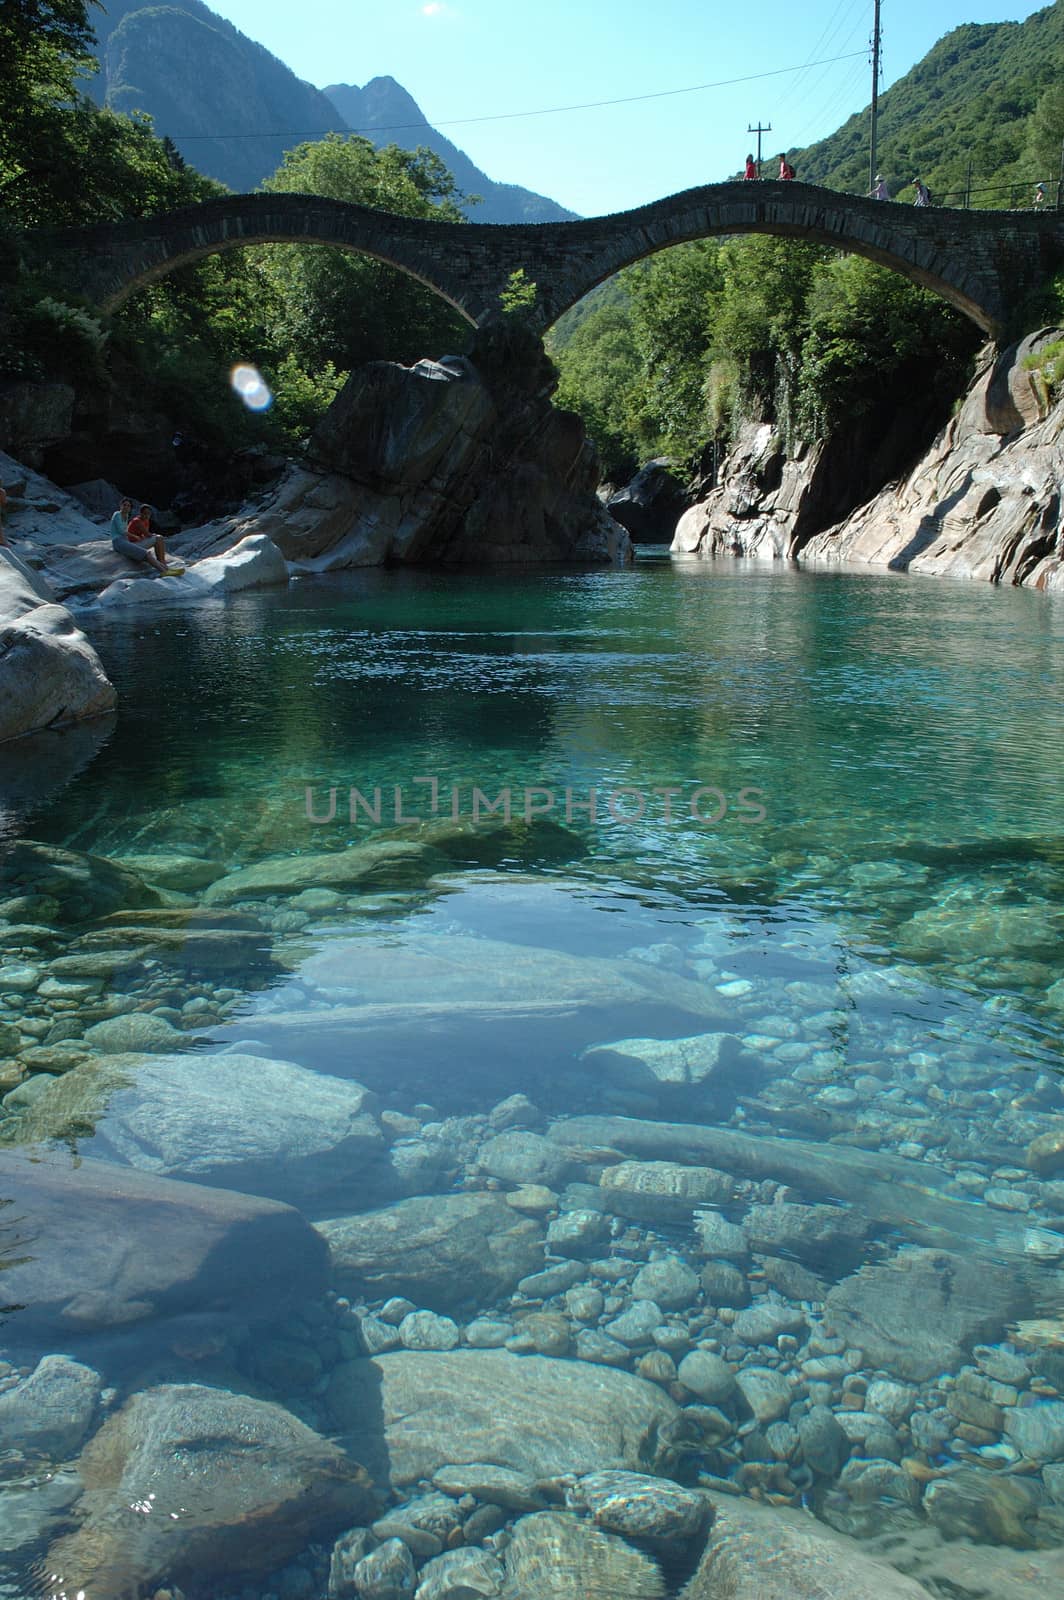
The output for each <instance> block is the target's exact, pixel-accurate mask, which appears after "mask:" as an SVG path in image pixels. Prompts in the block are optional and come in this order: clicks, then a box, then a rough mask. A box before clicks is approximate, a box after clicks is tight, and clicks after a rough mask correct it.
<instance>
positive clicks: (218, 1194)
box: [0, 1149, 327, 1348]
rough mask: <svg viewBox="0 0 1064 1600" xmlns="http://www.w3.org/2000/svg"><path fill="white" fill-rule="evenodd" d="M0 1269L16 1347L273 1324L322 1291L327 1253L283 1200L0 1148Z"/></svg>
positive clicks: (56, 1154)
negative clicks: (169, 1329)
mask: <svg viewBox="0 0 1064 1600" xmlns="http://www.w3.org/2000/svg"><path fill="white" fill-rule="evenodd" d="M0 1265H2V1267H3V1273H2V1277H0V1284H2V1289H0V1299H2V1300H3V1303H4V1305H5V1306H6V1307H9V1308H10V1309H9V1311H8V1313H7V1324H6V1327H5V1329H4V1333H5V1338H6V1339H7V1340H8V1342H21V1341H22V1339H23V1338H27V1339H37V1338H42V1339H43V1338H45V1337H47V1338H48V1339H49V1340H51V1339H54V1338H66V1337H69V1336H71V1335H74V1334H78V1333H96V1332H101V1331H104V1330H112V1331H124V1330H126V1329H128V1328H130V1327H132V1326H133V1325H134V1324H136V1323H145V1324H148V1323H153V1324H154V1323H155V1322H156V1321H157V1320H158V1319H168V1320H169V1321H170V1322H171V1323H172V1325H173V1327H174V1329H175V1336H177V1335H178V1333H179V1331H180V1329H181V1328H182V1327H183V1326H185V1325H186V1324H187V1325H191V1321H190V1319H191V1320H195V1319H202V1318H204V1317H206V1318H208V1319H213V1318H220V1319H223V1320H227V1321H231V1322H239V1323H243V1322H254V1321H256V1320H259V1319H267V1318H274V1317H276V1316H280V1315H283V1314H284V1311H285V1309H286V1308H287V1307H288V1306H290V1305H292V1304H298V1303H300V1302H302V1301H305V1300H308V1299H313V1298H314V1297H316V1296H317V1295H320V1294H321V1293H322V1292H323V1290H324V1288H325V1284H326V1273H327V1254H326V1251H325V1248H324V1246H323V1244H322V1242H321V1240H320V1239H319V1238H318V1236H317V1234H316V1233H315V1232H314V1230H313V1228H312V1227H311V1226H310V1224H309V1223H308V1222H307V1221H306V1220H305V1219H304V1218H303V1217H302V1216H300V1214H299V1212H297V1211H293V1210H291V1209H290V1208H289V1207H288V1206H284V1205H278V1204H276V1203H275V1202H273V1201H270V1200H262V1199H256V1198H253V1197H252V1196H250V1195H243V1194H234V1193H232V1192H231V1191H226V1190H221V1189H210V1188H205V1187H202V1186H201V1185H199V1184H195V1183H177V1182H172V1181H170V1180H169V1179H167V1178H163V1177H158V1176H156V1175H155V1174H153V1173H147V1172H137V1171H134V1170H133V1169H132V1168H129V1167H116V1166H112V1165H110V1164H108V1163H105V1162H100V1161H94V1160H85V1159H84V1158H83V1157H80V1156H78V1157H73V1156H71V1155H70V1154H69V1152H67V1151H65V1150H61V1151H51V1152H49V1151H44V1150H40V1149H26V1150H23V1149H18V1150H0ZM154 1337H155V1340H156V1343H158V1340H159V1337H160V1335H159V1334H158V1333H156V1334H155V1335H154ZM53 1348H54V1346H53Z"/></svg>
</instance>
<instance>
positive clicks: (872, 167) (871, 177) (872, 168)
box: [868, 0, 883, 194]
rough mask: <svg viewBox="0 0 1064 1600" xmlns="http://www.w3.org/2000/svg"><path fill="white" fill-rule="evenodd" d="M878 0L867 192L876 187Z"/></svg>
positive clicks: (873, 56) (878, 53)
mask: <svg viewBox="0 0 1064 1600" xmlns="http://www.w3.org/2000/svg"><path fill="white" fill-rule="evenodd" d="M879 7H880V0H876V5H875V15H874V17H873V21H872V128H871V140H870V143H869V149H868V192H869V194H871V193H872V190H873V189H874V188H875V186H876V162H877V156H876V145H877V143H878V139H879V58H880V51H881V48H882V44H883V30H882V29H881V27H880V25H879Z"/></svg>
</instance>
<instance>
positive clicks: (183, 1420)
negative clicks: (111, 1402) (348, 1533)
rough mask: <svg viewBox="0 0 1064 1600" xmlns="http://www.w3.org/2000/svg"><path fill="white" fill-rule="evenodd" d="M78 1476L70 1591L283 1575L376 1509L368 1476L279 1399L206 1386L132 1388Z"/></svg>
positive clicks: (61, 1553)
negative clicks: (313, 1547) (292, 1562)
mask: <svg viewBox="0 0 1064 1600" xmlns="http://www.w3.org/2000/svg"><path fill="white" fill-rule="evenodd" d="M79 1470H80V1473H81V1477H82V1480H83V1482H84V1484H85V1493H84V1494H83V1496H82V1498H81V1500H80V1501H79V1503H78V1506H77V1508H76V1510H77V1512H78V1514H79V1515H80V1516H82V1517H83V1518H84V1521H83V1522H82V1525H81V1526H80V1527H79V1528H78V1529H77V1530H76V1531H75V1532H73V1533H71V1534H68V1535H67V1536H66V1537H65V1538H62V1539H60V1540H58V1541H57V1542H56V1543H55V1544H54V1545H53V1546H52V1547H51V1549H50V1550H49V1552H48V1557H47V1570H48V1572H49V1574H54V1575H55V1576H54V1578H50V1579H49V1581H50V1582H53V1583H55V1584H56V1586H57V1587H58V1588H61V1589H63V1590H64V1591H65V1592H66V1593H69V1594H74V1593H75V1592H76V1591H77V1590H79V1589H84V1590H85V1591H86V1593H88V1594H100V1595H114V1596H116V1597H117V1596H119V1595H139V1594H143V1593H151V1592H153V1590H154V1588H155V1587H156V1586H157V1585H158V1584H160V1583H163V1582H164V1581H165V1582H169V1583H175V1582H176V1583H189V1582H191V1583H197V1582H199V1581H201V1580H202V1578H203V1575H204V1573H207V1572H209V1573H211V1574H212V1575H221V1574H227V1575H233V1576H236V1575H241V1576H243V1575H246V1576H254V1575H256V1574H262V1573H267V1572H272V1571H274V1570H276V1568H277V1567H279V1566H281V1565H283V1564H284V1562H286V1561H287V1560H288V1559H289V1558H290V1557H291V1556H293V1555H294V1554H296V1552H297V1551H300V1550H302V1549H303V1548H304V1546H305V1545H306V1544H308V1543H309V1542H310V1541H311V1540H313V1539H318V1538H322V1537H325V1536H328V1535H330V1534H335V1533H338V1532H339V1531H340V1529H341V1528H344V1527H349V1526H350V1525H351V1524H352V1523H354V1522H358V1521H369V1520H370V1519H371V1518H372V1515H373V1509H374V1499H373V1496H372V1494H371V1492H370V1488H369V1482H368V1479H367V1476H366V1474H365V1472H364V1471H363V1470H362V1469H361V1468H360V1467H358V1466H357V1465H356V1464H355V1463H353V1462H352V1461H351V1460H349V1459H348V1457H346V1456H345V1455H344V1453H343V1452H342V1451H341V1450H340V1449H338V1448H337V1446H336V1445H334V1444H330V1443H329V1441H328V1440H326V1439H323V1438H321V1437H320V1436H319V1435H318V1434H316V1433H314V1432H313V1431H312V1430H311V1429H310V1428H308V1427H306V1426H305V1425H304V1424H303V1423H302V1422H299V1421H298V1420H297V1419H296V1418H295V1417H293V1416H292V1415H291V1414H290V1413H289V1412H287V1411H284V1410H283V1409H282V1408H281V1407H280V1406H276V1405H271V1404H269V1403H267V1402H265V1401H262V1400H253V1399H250V1398H249V1397H248V1396H247V1395H239V1394H229V1393H228V1392H226V1391H224V1390H220V1389H209V1388H205V1387H203V1386H201V1385H198V1384H164V1385H162V1386H160V1387H159V1388H155V1389H146V1390H143V1391H142V1392H141V1393H140V1394H137V1395H135V1396H134V1397H133V1399H132V1400H130V1401H128V1402H127V1404H126V1405H125V1406H123V1408H122V1410H121V1411H119V1412H118V1413H117V1415H115V1416H114V1417H112V1418H111V1419H110V1420H109V1421H108V1422H105V1423H104V1425H103V1427H102V1428H101V1429H100V1431H99V1433H98V1434H97V1435H96V1436H95V1438H94V1439H93V1440H92V1441H91V1442H90V1444H89V1445H88V1446H87V1448H86V1449H85V1450H84V1451H83V1452H82V1455H81V1460H80V1466H79Z"/></svg>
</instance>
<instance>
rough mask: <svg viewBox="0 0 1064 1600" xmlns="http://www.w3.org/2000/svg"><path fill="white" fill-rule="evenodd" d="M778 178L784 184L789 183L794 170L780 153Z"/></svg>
mask: <svg viewBox="0 0 1064 1600" xmlns="http://www.w3.org/2000/svg"><path fill="white" fill-rule="evenodd" d="M780 177H781V179H782V180H783V182H784V183H790V182H791V181H792V179H793V178H794V168H793V167H792V166H791V164H790V162H789V161H788V160H787V157H786V156H785V155H783V154H782V152H781V154H780Z"/></svg>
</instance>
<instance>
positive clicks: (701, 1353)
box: [677, 1350, 735, 1406]
mask: <svg viewBox="0 0 1064 1600" xmlns="http://www.w3.org/2000/svg"><path fill="white" fill-rule="evenodd" d="M677 1376H678V1377H679V1379H680V1382H681V1383H682V1384H683V1386H684V1388H685V1389H690V1391H691V1393H692V1394H696V1395H697V1396H698V1398H699V1399H700V1400H705V1401H706V1402H707V1404H709V1405H712V1406H717V1405H721V1404H723V1402H724V1401H726V1400H729V1399H730V1398H731V1396H732V1395H733V1394H734V1393H735V1371H734V1369H733V1368H732V1367H730V1366H729V1365H728V1363H727V1362H726V1361H723V1360H722V1359H721V1357H720V1356H717V1355H714V1354H713V1352H712V1351H711V1350H692V1351H691V1353H690V1355H686V1356H684V1358H683V1360H682V1361H681V1362H680V1365H679V1369H678V1372H677Z"/></svg>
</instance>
